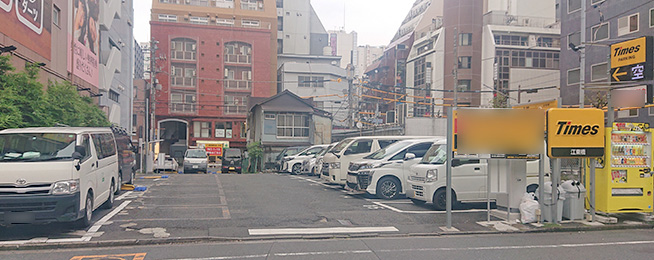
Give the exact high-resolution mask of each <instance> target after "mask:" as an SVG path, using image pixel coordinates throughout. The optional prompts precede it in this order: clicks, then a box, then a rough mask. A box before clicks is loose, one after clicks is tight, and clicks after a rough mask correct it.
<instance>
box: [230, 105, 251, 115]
mask: <svg viewBox="0 0 654 260" xmlns="http://www.w3.org/2000/svg"><path fill="white" fill-rule="evenodd" d="M225 114H231V115H245V114H247V108H246V106H225Z"/></svg>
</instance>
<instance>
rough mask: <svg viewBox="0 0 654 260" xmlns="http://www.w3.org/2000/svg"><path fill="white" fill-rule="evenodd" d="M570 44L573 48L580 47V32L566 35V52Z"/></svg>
mask: <svg viewBox="0 0 654 260" xmlns="http://www.w3.org/2000/svg"><path fill="white" fill-rule="evenodd" d="M570 43H572V44H574V46H579V45H581V33H580V32H574V33H571V34H568V50H570Z"/></svg>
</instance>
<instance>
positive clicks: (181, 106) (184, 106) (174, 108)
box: [170, 102, 196, 114]
mask: <svg viewBox="0 0 654 260" xmlns="http://www.w3.org/2000/svg"><path fill="white" fill-rule="evenodd" d="M170 112H173V113H185V114H186V113H195V112H196V104H195V103H178V102H173V103H171V104H170Z"/></svg>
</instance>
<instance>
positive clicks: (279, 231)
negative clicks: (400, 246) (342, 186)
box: [248, 227, 399, 236]
mask: <svg viewBox="0 0 654 260" xmlns="http://www.w3.org/2000/svg"><path fill="white" fill-rule="evenodd" d="M375 232H399V230H398V229H397V228H395V227H334V228H272V229H248V233H250V235H251V236H263V235H315V234H348V233H375Z"/></svg>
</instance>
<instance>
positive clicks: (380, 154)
mask: <svg viewBox="0 0 654 260" xmlns="http://www.w3.org/2000/svg"><path fill="white" fill-rule="evenodd" d="M412 143H413V141H402V142H397V143H394V144H391V145H389V146H386V148H382V149H379V150H377V151H376V152H374V153H372V154H371V155H368V156H366V157H363V158H364V159H372V160H381V159H384V158H385V157H388V156H391V155H393V154H395V153H397V152H398V151H400V150H402V149H404V148H406V147H407V146H409V145H411V144H412Z"/></svg>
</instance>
